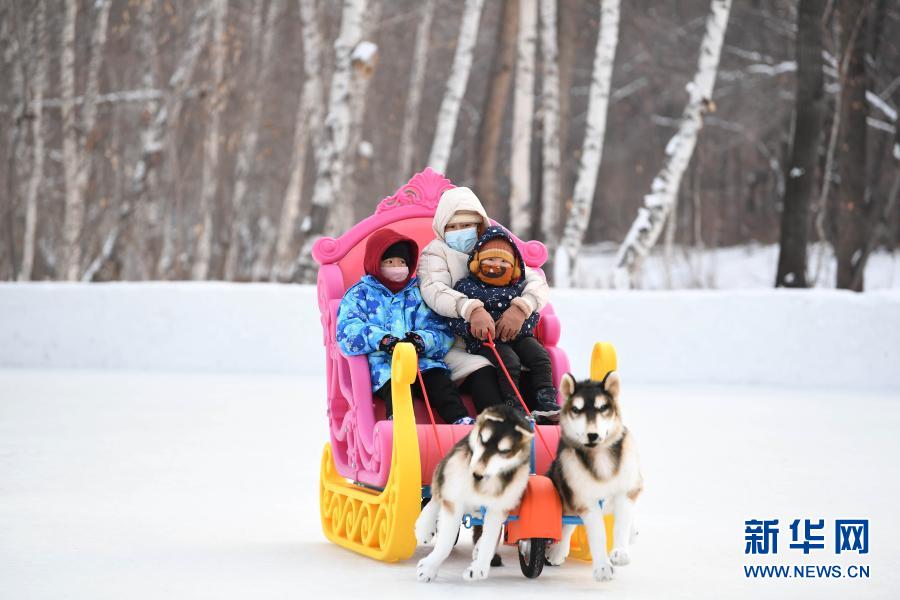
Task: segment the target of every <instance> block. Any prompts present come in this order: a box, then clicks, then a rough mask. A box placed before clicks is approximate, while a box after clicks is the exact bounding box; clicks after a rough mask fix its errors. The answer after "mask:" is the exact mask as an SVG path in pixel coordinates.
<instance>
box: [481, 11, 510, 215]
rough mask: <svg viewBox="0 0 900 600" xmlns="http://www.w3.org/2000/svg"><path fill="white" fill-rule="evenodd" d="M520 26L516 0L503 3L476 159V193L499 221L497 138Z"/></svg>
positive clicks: (501, 124) (486, 208)
mask: <svg viewBox="0 0 900 600" xmlns="http://www.w3.org/2000/svg"><path fill="white" fill-rule="evenodd" d="M518 23H519V0H503V14H502V16H501V18H500V33H499V35H500V41H499V43H498V46H497V50H496V51H495V55H494V66H493V69H492V71H491V79H490V85H489V87H488V94H487V100H486V101H485V109H484V118H483V119H482V120H481V130H480V132H479V135H478V137H479V140H480V143H479V144H478V151H479V159H478V166H477V169H478V170H477V172H476V173H477V174H476V176H475V191H476V192H478V197H479V198H480V199H481V202H482V204H484V208H485V210H487V213H488V214H489V215H492V216H493V217H494V218H495V219H502V218H503V215H502V214H501V207H503V208H506V207H505V203H501V202H500V201H499V200H498V199H497V179H498V177H499V176H500V169H499V168H498V162H499V161H498V156H499V154H500V136H501V134H502V133H503V116H504V114H506V104H507V100H508V99H509V88H510V87H511V83H512V75H513V63H514V61H515V56H516V30H517V28H518Z"/></svg>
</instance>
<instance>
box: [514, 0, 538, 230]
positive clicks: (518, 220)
mask: <svg viewBox="0 0 900 600" xmlns="http://www.w3.org/2000/svg"><path fill="white" fill-rule="evenodd" d="M537 11H538V7H537V0H519V33H518V36H517V39H516V83H515V95H514V96H513V122H512V157H511V160H510V169H509V178H510V197H509V212H510V215H509V216H510V226H511V227H512V230H513V232H514V233H516V234H518V235H519V236H520V237H524V238H529V237H531V134H532V127H531V126H532V121H533V120H534V55H535V44H536V42H537V16H538V15H537Z"/></svg>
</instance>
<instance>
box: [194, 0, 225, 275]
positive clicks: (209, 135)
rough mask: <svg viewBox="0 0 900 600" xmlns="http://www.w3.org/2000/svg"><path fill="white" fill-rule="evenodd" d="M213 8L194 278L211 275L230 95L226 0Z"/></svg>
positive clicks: (216, 1) (217, 1) (215, 3)
mask: <svg viewBox="0 0 900 600" xmlns="http://www.w3.org/2000/svg"><path fill="white" fill-rule="evenodd" d="M212 11H213V39H212V45H211V47H210V57H211V59H212V61H211V62H212V69H211V70H212V91H211V92H210V94H209V104H208V107H209V108H208V112H209V125H208V127H207V130H206V138H205V139H204V140H203V175H202V178H203V180H202V184H201V187H200V215H201V218H202V219H203V222H202V225H201V227H200V237H199V239H198V241H197V254H196V256H195V257H194V267H193V269H192V276H193V278H194V279H207V278H208V277H209V266H210V262H211V260H212V237H213V211H214V210H215V200H216V191H217V190H218V171H219V129H220V127H221V121H222V109H223V107H224V104H225V100H226V97H227V94H226V89H225V59H226V58H227V54H228V48H227V46H226V40H225V16H226V13H227V11H228V2H227V0H213V5H212Z"/></svg>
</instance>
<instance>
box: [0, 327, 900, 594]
mask: <svg viewBox="0 0 900 600" xmlns="http://www.w3.org/2000/svg"><path fill="white" fill-rule="evenodd" d="M893 343H896V339H895V340H894V342H893ZM624 385H625V387H624V394H625V395H624V400H623V407H624V411H625V418H626V422H627V423H628V424H629V426H630V427H631V428H632V430H633V431H634V432H635V434H636V436H637V439H638V441H639V444H640V448H641V454H642V459H643V471H644V476H645V479H646V491H645V493H644V494H643V495H642V496H641V498H640V501H639V507H640V512H639V515H638V518H639V526H640V530H641V534H640V540H639V543H638V544H637V545H636V546H635V547H634V549H633V554H632V557H633V563H632V565H630V566H628V567H625V568H622V569H619V570H618V573H617V579H616V580H615V581H614V582H611V583H608V584H599V583H595V582H594V581H592V580H591V576H590V567H589V566H587V565H586V564H583V563H578V562H575V561H570V562H569V563H567V564H565V565H563V566H562V567H560V568H549V567H548V568H546V569H545V572H544V574H543V575H542V576H541V577H540V578H539V579H538V580H535V581H529V580H526V579H525V578H524V577H522V575H521V574H520V572H519V569H518V566H517V565H516V562H515V560H516V559H515V556H514V554H513V553H512V552H511V551H510V550H509V549H505V550H504V551H503V552H502V554H503V556H504V561H505V563H506V565H507V566H505V567H503V568H498V569H494V570H493V571H492V576H491V579H490V580H488V581H486V582H481V583H478V584H465V583H463V582H462V580H461V579H460V573H461V572H462V570H463V568H464V566H465V565H466V564H467V554H468V552H469V549H470V544H469V541H468V539H467V538H464V539H463V540H462V541H461V542H460V546H459V547H458V548H457V549H456V550H455V552H454V554H453V555H452V557H451V559H450V560H449V561H448V562H447V564H446V565H445V568H444V569H443V571H442V572H441V576H440V578H439V580H438V581H437V582H436V583H433V584H429V585H427V586H426V585H425V584H419V583H417V582H416V581H415V575H414V565H415V560H416V559H417V558H418V557H420V556H421V555H422V554H423V552H424V550H420V551H418V552H417V553H416V558H414V559H412V560H410V561H407V562H405V563H401V564H395V565H385V564H380V563H377V562H374V561H371V560H369V559H366V558H363V557H359V556H356V555H354V554H352V553H350V552H347V551H345V550H342V549H340V548H338V547H336V546H333V545H331V544H329V543H328V542H327V541H326V540H325V538H324V537H323V535H322V534H321V531H320V529H319V517H318V497H317V481H318V462H319V458H320V456H321V450H322V445H323V443H324V441H325V437H326V426H325V408H324V406H325V404H324V398H325V390H324V379H323V378H322V377H321V376H318V375H304V376H276V375H265V376H263V375H256V376H251V375H243V376H227V375H189V374H167V373H136V372H128V371H64V370H0V589H2V593H0V596H2V597H3V598H10V599H16V600H25V599H39V598H40V599H43V598H47V599H51V598H52V599H58V598H79V599H80V598H85V599H92V600H94V599H106V598H109V599H115V600H121V599H122V598H129V599H138V598H153V599H158V598H179V599H182V598H191V599H194V598H211V599H212V598H215V599H225V598H254V599H257V598H258V599H264V598H311V597H329V598H347V597H385V598H388V597H389V598H413V597H415V598H428V597H437V598H459V597H460V595H461V594H465V597H467V598H492V599H496V598H499V597H513V598H517V597H535V598H537V597H543V598H547V597H550V595H552V597H554V598H561V597H565V596H572V597H576V598H581V597H585V598H586V597H592V598H596V597H606V598H613V597H615V598H654V599H655V598H760V597H766V598H799V597H810V598H838V597H839V598H848V597H852V598H891V597H893V598H896V597H897V594H898V590H900V573H898V571H897V569H896V566H897V565H898V564H900V544H898V540H900V511H898V509H897V499H898V498H900V478H898V477H897V476H896V468H895V465H894V463H895V462H896V460H897V458H898V457H900V436H898V435H897V431H898V430H900V393H898V390H897V389H896V387H894V388H892V389H883V390H881V391H878V390H868V391H861V390H858V389H856V388H854V387H844V388H839V387H835V386H830V387H827V388H813V387H802V388H801V387H783V386H780V387H771V386H770V387H753V386H720V387H711V386H698V385H689V384H683V385H676V386H648V385H629V384H628V375H627V371H626V372H625V373H624ZM752 518H764V519H769V518H778V519H779V520H780V522H781V524H782V525H781V535H780V538H779V549H780V550H779V554H778V555H777V557H775V558H770V559H757V560H746V557H745V555H744V521H745V520H747V519H752ZM794 518H800V519H804V518H810V519H818V518H824V519H825V520H826V522H827V523H831V522H832V521H833V520H834V519H837V518H868V519H870V552H869V554H867V555H862V556H857V555H853V554H851V555H845V554H842V555H841V556H835V555H834V553H833V549H832V546H831V539H830V538H829V539H828V540H827V542H828V545H827V546H826V549H825V550H823V551H816V550H814V551H813V552H812V554H811V555H810V556H809V557H806V558H804V556H803V554H802V553H801V552H800V551H798V550H789V549H788V548H787V544H788V542H789V541H790V534H789V531H788V528H787V525H788V523H789V522H790V520H792V519H794ZM829 531H830V525H829ZM745 562H746V563H747V564H751V563H752V564H790V565H794V564H806V563H809V564H820V565H830V564H840V565H849V564H865V565H869V566H870V574H871V577H870V578H869V579H859V580H857V579H846V578H844V579H828V580H825V579H787V580H777V579H760V580H748V579H746V578H745V576H744V574H743V570H742V565H743V564H745ZM564 595H565V596H564Z"/></svg>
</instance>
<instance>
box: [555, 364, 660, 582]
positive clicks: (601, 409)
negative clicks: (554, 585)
mask: <svg viewBox="0 0 900 600" xmlns="http://www.w3.org/2000/svg"><path fill="white" fill-rule="evenodd" d="M560 391H561V392H562V394H563V396H564V397H565V401H564V402H563V406H562V409H561V410H560V416H559V430H560V439H559V447H558V449H557V452H556V459H555V460H554V461H553V464H552V465H551V466H550V471H549V472H548V476H549V477H550V479H552V480H553V483H554V485H556V489H557V490H558V491H559V495H560V497H561V498H562V502H563V510H564V512H565V513H567V514H573V513H574V514H577V515H578V516H580V517H581V520H582V521H583V522H584V525H585V528H586V529H587V536H588V543H589V544H590V547H591V554H592V556H593V560H594V579H596V580H597V581H608V580H610V579H612V578H613V565H615V566H622V565H627V564H628V563H629V561H630V559H629V557H628V545H629V543H630V542H631V537H632V535H633V529H632V526H633V510H634V502H635V500H636V499H637V497H638V494H640V493H641V489H642V487H643V479H642V477H641V471H640V465H639V464H638V455H637V448H636V446H635V442H634V438H633V436H632V435H631V433H630V432H629V431H628V429H627V428H626V427H625V426H624V425H622V417H621V413H620V412H619V376H618V374H617V373H616V372H615V371H613V372H611V373H609V374H608V375H607V376H606V378H605V379H604V380H603V381H602V382H597V381H590V380H588V381H580V382H578V383H576V382H575V379H574V378H573V377H572V375H570V374H568V373H566V374H565V375H564V376H563V379H562V382H561V385H560ZM601 500H602V501H603V509H602V510H601V508H600V501H601ZM604 512H612V513H614V514H615V518H616V520H615V526H614V528H613V550H612V552H611V553H610V554H609V555H607V553H606V527H605V526H604V524H603V513H604ZM574 530H575V526H574V525H565V526H563V531H562V539H560V541H559V543H557V544H553V545H551V546H550V547H549V548H547V561H548V562H549V563H550V564H551V565H559V564H561V563H562V562H563V561H564V560H565V559H566V555H567V554H568V553H569V541H570V539H571V537H572V532H573V531H574Z"/></svg>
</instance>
